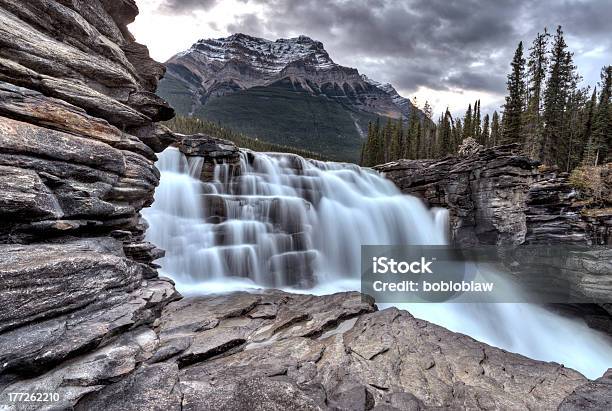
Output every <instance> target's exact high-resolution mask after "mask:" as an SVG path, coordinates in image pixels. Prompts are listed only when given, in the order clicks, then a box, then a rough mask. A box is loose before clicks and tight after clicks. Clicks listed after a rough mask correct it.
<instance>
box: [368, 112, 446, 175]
mask: <svg viewBox="0 0 612 411" xmlns="http://www.w3.org/2000/svg"><path fill="white" fill-rule="evenodd" d="M423 113H424V114H425V116H424V117H423V118H421V117H419V113H418V109H417V108H416V102H415V103H413V106H412V112H411V115H410V117H409V119H408V122H405V121H402V120H399V119H398V120H393V119H386V122H385V124H384V126H383V125H382V124H381V121H380V119H377V120H376V121H375V122H370V124H369V125H368V138H367V140H366V142H365V143H364V145H363V147H362V150H361V161H360V163H361V165H364V166H374V165H377V164H382V163H386V162H389V161H394V160H398V159H400V158H432V157H435V156H438V155H439V154H440V153H439V151H440V145H438V146H436V145H433V144H432V142H433V141H434V140H435V132H436V128H435V126H434V124H433V122H432V121H431V107H430V106H429V104H428V103H425V107H424V108H423Z"/></svg>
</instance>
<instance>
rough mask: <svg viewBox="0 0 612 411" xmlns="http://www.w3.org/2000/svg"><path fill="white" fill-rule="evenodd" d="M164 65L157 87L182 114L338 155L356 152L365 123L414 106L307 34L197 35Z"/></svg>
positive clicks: (400, 113)
mask: <svg viewBox="0 0 612 411" xmlns="http://www.w3.org/2000/svg"><path fill="white" fill-rule="evenodd" d="M166 67H167V72H166V76H165V78H164V79H163V80H162V81H161V82H160V85H159V88H158V94H159V95H160V96H161V97H163V98H165V99H166V100H167V101H169V102H170V103H171V104H172V105H173V106H174V108H175V109H176V110H177V112H178V113H179V114H184V115H192V116H195V117H198V118H201V119H205V120H210V121H215V122H218V123H220V124H222V125H223V126H226V127H229V128H232V129H234V130H236V131H239V132H242V133H245V134H248V135H253V136H258V137H260V138H262V139H264V140H266V141H269V142H272V143H276V144H284V145H289V146H295V147H299V148H303V149H307V150H311V151H314V152H319V153H321V154H323V155H325V156H326V157H329V158H334V159H338V160H346V161H357V160H358V159H359V152H360V148H361V144H362V142H363V139H364V135H365V134H366V133H367V126H368V122H370V121H375V120H376V119H377V118H379V117H383V118H400V116H401V117H403V118H408V117H409V116H410V113H411V112H412V104H411V103H410V101H409V100H408V99H406V98H404V97H402V96H400V95H399V94H398V93H397V91H396V90H395V89H394V88H393V86H392V85H391V84H381V83H378V82H376V81H373V80H371V79H369V78H368V77H366V76H365V75H362V74H360V73H359V71H358V70H357V69H354V68H350V67H344V66H341V65H339V64H336V63H334V61H333V60H332V59H331V57H330V56H329V54H328V53H327V51H326V50H325V48H324V47H323V43H321V42H320V41H316V40H313V39H311V38H309V37H306V36H300V37H296V38H290V39H278V40H276V41H270V40H265V39H261V38H257V37H252V36H248V35H245V34H233V35H231V36H229V37H227V38H220V39H208V40H200V41H198V42H197V43H195V44H194V45H193V46H192V47H191V48H190V49H189V50H186V51H183V52H181V53H178V54H177V55H175V56H173V57H172V58H171V59H170V60H168V61H167V62H166ZM383 120H384V119H383Z"/></svg>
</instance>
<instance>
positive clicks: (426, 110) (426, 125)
mask: <svg viewBox="0 0 612 411" xmlns="http://www.w3.org/2000/svg"><path fill="white" fill-rule="evenodd" d="M423 114H424V115H425V117H424V118H423V121H422V127H421V139H420V140H421V150H420V152H419V153H418V157H417V158H431V156H432V154H433V152H432V147H433V146H434V141H433V138H432V136H433V134H434V131H435V128H434V127H432V126H433V123H432V121H431V117H432V115H433V110H432V108H431V106H430V105H429V102H428V101H425V105H424V106H423Z"/></svg>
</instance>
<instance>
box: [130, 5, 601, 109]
mask: <svg viewBox="0 0 612 411" xmlns="http://www.w3.org/2000/svg"><path fill="white" fill-rule="evenodd" d="M136 2H137V3H138V6H139V8H140V15H139V16H138V17H137V19H136V21H135V22H134V23H133V24H132V25H131V26H130V30H131V31H132V33H133V34H134V35H135V36H136V39H137V40H138V41H139V42H141V43H143V44H146V45H147V46H148V47H149V50H150V52H151V55H152V56H153V57H154V58H156V59H157V60H159V61H166V60H167V59H168V58H170V57H171V56H172V55H174V54H175V53H177V52H179V51H182V50H185V49H187V48H189V47H190V46H191V44H193V43H194V42H196V41H197V40H198V39H201V38H218V37H225V36H227V35H230V34H232V33H236V32H241V33H246V34H250V35H253V36H259V37H264V38H267V39H271V40H274V39H277V38H281V37H285V38H286V37H295V36H298V35H300V34H305V35H307V36H309V37H312V38H313V39H316V40H320V41H322V42H323V44H324V45H325V48H326V49H327V51H328V52H329V54H330V56H331V58H332V59H333V60H334V61H335V62H336V63H339V64H342V65H345V66H350V67H355V68H357V69H358V70H359V71H360V72H361V73H365V74H366V75H368V76H369V77H371V78H373V79H375V80H378V81H381V82H390V83H392V84H393V85H394V86H395V88H396V89H397V90H398V92H399V93H400V94H402V95H403V96H405V97H409V98H412V97H415V96H416V97H417V100H418V103H419V105H421V106H422V105H423V103H424V102H425V100H429V102H430V104H432V106H433V107H434V109H435V114H436V115H438V113H440V112H441V111H442V110H444V109H445V107H446V106H449V107H450V109H451V111H453V113H462V112H464V111H465V109H466V108H467V104H468V103H469V102H472V101H474V100H475V99H476V98H480V99H481V105H482V107H483V109H485V110H486V111H492V110H493V109H498V108H499V105H501V104H502V102H503V95H504V91H505V90H504V89H505V81H506V74H507V72H508V70H509V63H510V59H511V58H512V54H513V53H514V50H515V48H516V45H517V44H518V42H519V41H520V40H523V42H524V43H527V46H529V44H530V43H531V41H532V39H533V37H534V35H535V34H536V33H537V32H538V31H542V30H543V28H544V27H548V29H549V31H550V32H554V30H555V28H556V26H557V25H558V24H561V25H562V26H563V28H564V31H565V33H566V41H567V43H568V44H569V46H570V48H571V50H573V51H574V53H575V60H576V63H577V65H578V69H579V72H580V73H581V74H582V76H583V77H584V83H585V84H591V85H594V84H595V83H596V82H597V81H598V80H599V71H600V69H601V67H602V66H603V65H604V64H612V29H611V27H612V23H610V22H611V21H612V1H610V0H592V1H586V0H572V1H562V0H522V1H513V0H461V1H459V0H136Z"/></svg>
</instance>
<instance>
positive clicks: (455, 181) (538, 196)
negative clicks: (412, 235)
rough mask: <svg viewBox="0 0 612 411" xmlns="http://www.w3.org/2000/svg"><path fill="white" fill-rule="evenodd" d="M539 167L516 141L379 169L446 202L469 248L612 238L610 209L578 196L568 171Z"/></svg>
mask: <svg viewBox="0 0 612 411" xmlns="http://www.w3.org/2000/svg"><path fill="white" fill-rule="evenodd" d="M538 165H539V163H538V162H536V161H534V160H531V159H529V158H527V157H525V156H524V155H522V154H521V153H520V147H519V146H518V145H514V144H510V145H505V146H497V147H492V148H487V149H478V150H476V151H475V152H473V153H469V154H467V155H458V156H449V157H446V158H443V159H439V160H399V161H395V162H391V163H387V164H382V165H379V166H376V167H374V168H375V169H376V170H378V171H381V172H383V173H385V175H386V176H387V178H389V179H390V180H391V181H393V182H394V183H395V184H396V185H397V186H398V187H399V188H400V190H402V192H403V193H404V194H411V195H415V196H417V197H419V198H421V199H423V201H425V203H426V204H427V205H428V206H431V207H444V208H447V209H448V210H449V212H450V230H451V237H452V239H453V241H455V242H456V243H457V244H459V245H462V246H472V245H478V244H480V245H519V244H546V243H554V244H559V243H565V244H584V245H604V244H611V241H612V238H611V237H610V227H612V216H611V214H610V212H609V211H610V210H609V209H607V210H604V209H602V210H601V211H598V210H592V211H589V210H588V209H586V208H585V204H584V203H583V202H580V201H577V200H578V199H577V193H576V190H575V189H574V188H572V187H571V185H570V183H569V178H568V177H569V176H568V174H567V173H555V172H546V173H540V172H539V171H538ZM608 168H609V167H608ZM606 173H609V174H610V175H612V173H610V172H609V171H606ZM607 175H608V174H606V176H607ZM606 178H609V177H606ZM605 184H607V185H611V186H612V184H611V183H610V182H609V181H608V182H606V183H605ZM608 197H609V196H608ZM608 201H612V200H608Z"/></svg>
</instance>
